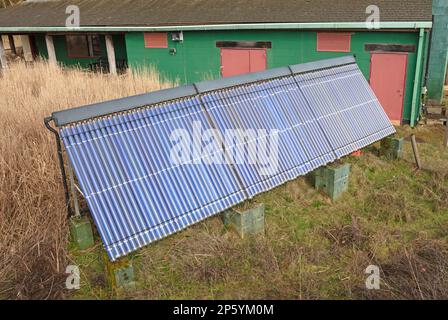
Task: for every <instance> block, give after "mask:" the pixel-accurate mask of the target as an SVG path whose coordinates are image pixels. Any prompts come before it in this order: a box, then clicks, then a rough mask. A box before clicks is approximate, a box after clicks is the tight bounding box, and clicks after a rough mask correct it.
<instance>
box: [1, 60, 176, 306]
mask: <svg viewBox="0 0 448 320" xmlns="http://www.w3.org/2000/svg"><path fill="white" fill-rule="evenodd" d="M169 86H171V84H169V83H167V82H164V81H161V80H160V78H159V77H158V75H157V72H154V71H147V72H139V73H138V74H137V73H132V72H128V73H127V74H125V75H122V76H110V75H107V74H92V73H87V72H84V71H82V70H78V69H69V70H67V69H66V70H63V69H61V68H59V67H56V66H51V65H49V64H47V63H45V62H38V63H35V64H33V65H25V64H24V63H16V64H13V65H11V66H10V69H9V70H7V71H5V72H3V74H0V298H11V299H29V298H36V299H45V298H61V297H63V295H64V293H63V292H64V291H63V289H62V288H63V283H64V281H63V280H64V271H65V265H66V263H67V261H66V247H67V221H66V211H65V208H64V196H63V188H62V184H61V177H60V171H59V167H58V163H57V158H56V150H55V145H54V137H53V135H52V134H50V132H49V131H48V130H47V129H46V128H45V127H44V125H43V118H44V117H45V116H48V115H50V114H51V112H52V111H55V110H59V109H63V108H69V107H74V106H79V105H84V104H89V103H94V102H99V101H103V100H108V99H114V98H119V97H124V96H129V95H133V94H138V93H143V92H148V91H153V90H158V89H161V88H165V87H169Z"/></svg>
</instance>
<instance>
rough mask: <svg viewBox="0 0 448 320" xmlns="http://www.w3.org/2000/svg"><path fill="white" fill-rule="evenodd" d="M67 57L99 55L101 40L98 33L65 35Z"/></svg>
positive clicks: (92, 56)
mask: <svg viewBox="0 0 448 320" xmlns="http://www.w3.org/2000/svg"><path fill="white" fill-rule="evenodd" d="M65 39H66V43H67V53H68V56H69V58H94V57H101V55H102V50H101V40H100V36H98V35H69V36H65Z"/></svg>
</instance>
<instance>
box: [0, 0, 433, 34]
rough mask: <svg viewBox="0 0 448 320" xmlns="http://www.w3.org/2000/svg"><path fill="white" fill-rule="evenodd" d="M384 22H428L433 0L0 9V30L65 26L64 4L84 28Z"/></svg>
mask: <svg viewBox="0 0 448 320" xmlns="http://www.w3.org/2000/svg"><path fill="white" fill-rule="evenodd" d="M371 4H375V5H377V6H379V8H380V10H381V21H382V22H399V21H431V20H432V8H431V7H432V1H431V0H406V1H403V0H376V1H374V3H372V1H371V0H334V1H328V0H312V1H311V0H213V1H212V0H60V1H47V2H45V1H43V2H42V1H38V2H25V3H23V4H22V5H18V6H14V7H9V8H6V9H1V10H0V27H48V26H60V27H63V26H65V20H66V17H67V14H66V13H65V10H66V7H67V6H68V5H77V6H79V8H80V11H81V25H82V26H166V25H169V26H175V25H198V24H232V23H238V24H239V23H307V22H364V21H365V20H366V16H367V15H366V8H367V6H369V5H371Z"/></svg>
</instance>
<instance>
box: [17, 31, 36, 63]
mask: <svg viewBox="0 0 448 320" xmlns="http://www.w3.org/2000/svg"><path fill="white" fill-rule="evenodd" d="M20 40H22V48H23V57H24V58H25V61H27V62H31V61H33V60H34V58H33V52H32V50H31V43H30V36H29V35H21V36H20Z"/></svg>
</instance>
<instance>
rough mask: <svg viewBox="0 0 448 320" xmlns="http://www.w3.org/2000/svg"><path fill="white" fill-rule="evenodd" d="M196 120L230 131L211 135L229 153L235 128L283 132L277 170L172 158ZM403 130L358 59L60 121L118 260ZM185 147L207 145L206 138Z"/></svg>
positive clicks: (203, 126)
mask: <svg viewBox="0 0 448 320" xmlns="http://www.w3.org/2000/svg"><path fill="white" fill-rule="evenodd" d="M291 70H292V71H294V67H291ZM227 81H228V80H227ZM197 125H199V126H200V127H201V130H204V131H205V130H211V129H216V130H218V132H219V133H221V134H220V135H219V136H216V137H215V139H211V140H210V141H209V143H212V144H213V145H212V148H211V149H212V150H220V151H221V152H222V153H223V154H224V157H226V158H232V153H233V152H234V151H235V150H236V149H237V148H238V147H239V143H241V141H238V140H230V141H228V140H224V139H223V138H222V137H223V136H224V133H225V132H226V131H228V129H246V130H248V129H251V130H256V129H260V130H265V132H267V134H268V133H269V132H271V130H274V131H276V132H278V156H279V157H278V168H277V170H275V172H273V173H271V174H261V172H262V167H263V164H260V163H257V162H254V163H250V162H248V161H243V162H241V163H239V162H238V163H232V162H231V161H230V162H227V163H226V162H223V163H206V162H204V161H191V162H189V163H181V164H179V163H173V158H172V149H173V139H172V133H173V132H174V131H175V130H179V129H182V130H186V131H187V132H194V130H195V129H194V128H193V126H197ZM394 132H395V129H394V128H393V126H392V125H391V123H390V121H389V120H388V118H387V116H386V114H385V113H384V110H383V109H382V108H381V106H380V104H379V102H378V100H377V99H376V97H375V95H374V94H373V92H372V90H371V89H370V87H369V85H368V84H367V82H366V80H365V78H364V77H363V76H362V74H361V72H360V71H359V69H358V67H357V66H356V64H353V63H352V64H343V65H334V66H332V67H329V68H325V69H318V70H307V72H305V73H298V74H290V75H284V76H281V77H276V78H272V79H264V80H262V81H256V82H252V83H243V84H240V85H236V86H230V87H229V86H228V87H226V88H222V89H217V90H211V91H208V92H200V93H198V94H196V95H193V96H188V97H185V98H181V99H175V100H171V101H167V102H163V103H159V104H156V105H149V106H146V107H143V108H138V109H133V110H129V111H126V112H120V113H115V114H112V115H108V116H105V117H98V118H93V119H90V120H87V121H82V122H75V123H70V124H67V125H63V126H62V127H61V129H60V135H61V137H62V139H63V142H64V145H65V148H66V150H67V154H68V157H69V159H70V162H71V163H72V165H73V168H74V171H75V173H76V176H77V178H78V181H79V184H80V188H81V190H82V192H83V195H84V197H85V198H86V200H87V203H88V205H89V208H90V210H91V213H92V216H93V218H94V220H95V224H96V226H97V227H98V231H99V233H100V235H101V237H102V240H103V242H104V244H105V248H106V251H107V253H108V255H109V257H110V259H111V260H115V259H117V258H118V257H120V256H123V255H125V254H127V253H129V252H131V251H134V250H136V249H137V248H140V247H142V246H144V245H146V244H149V243H151V242H153V241H155V240H158V239H160V238H163V237H165V236H167V235H169V234H172V233H175V232H177V231H179V230H182V229H184V228H186V227H187V226H189V225H191V224H193V223H196V222H198V221H201V220H203V219H205V218H207V217H209V216H212V215H214V214H216V213H219V212H222V211H224V210H225V209H227V208H229V207H232V206H234V205H236V204H238V203H240V202H242V201H244V200H245V199H248V198H251V197H253V196H255V195H257V194H259V193H262V192H265V191H267V190H270V189H272V188H274V187H276V186H278V185H280V184H283V183H285V182H286V181H288V180H292V179H295V178H297V177H298V176H301V175H304V174H306V173H308V172H310V171H312V170H314V169H316V168H318V167H320V166H322V165H325V164H327V163H329V162H332V161H334V160H335V159H337V158H340V157H342V156H345V155H347V154H349V153H351V152H353V151H355V150H358V149H360V148H362V147H364V146H366V145H368V144H371V143H373V142H375V141H377V140H379V139H381V138H383V137H385V136H388V135H390V134H392V133H394ZM220 137H221V138H220ZM253 138H254V139H264V138H265V137H263V136H260V135H255V136H254V137H253ZM246 139H247V137H246ZM184 147H185V148H192V151H193V152H192V153H193V154H201V153H200V151H201V150H202V149H203V147H204V142H201V143H200V144H199V145H198V144H194V143H193V144H191V145H190V144H188V143H185V145H184ZM209 147H210V145H209ZM248 156H250V152H249V154H248Z"/></svg>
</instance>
